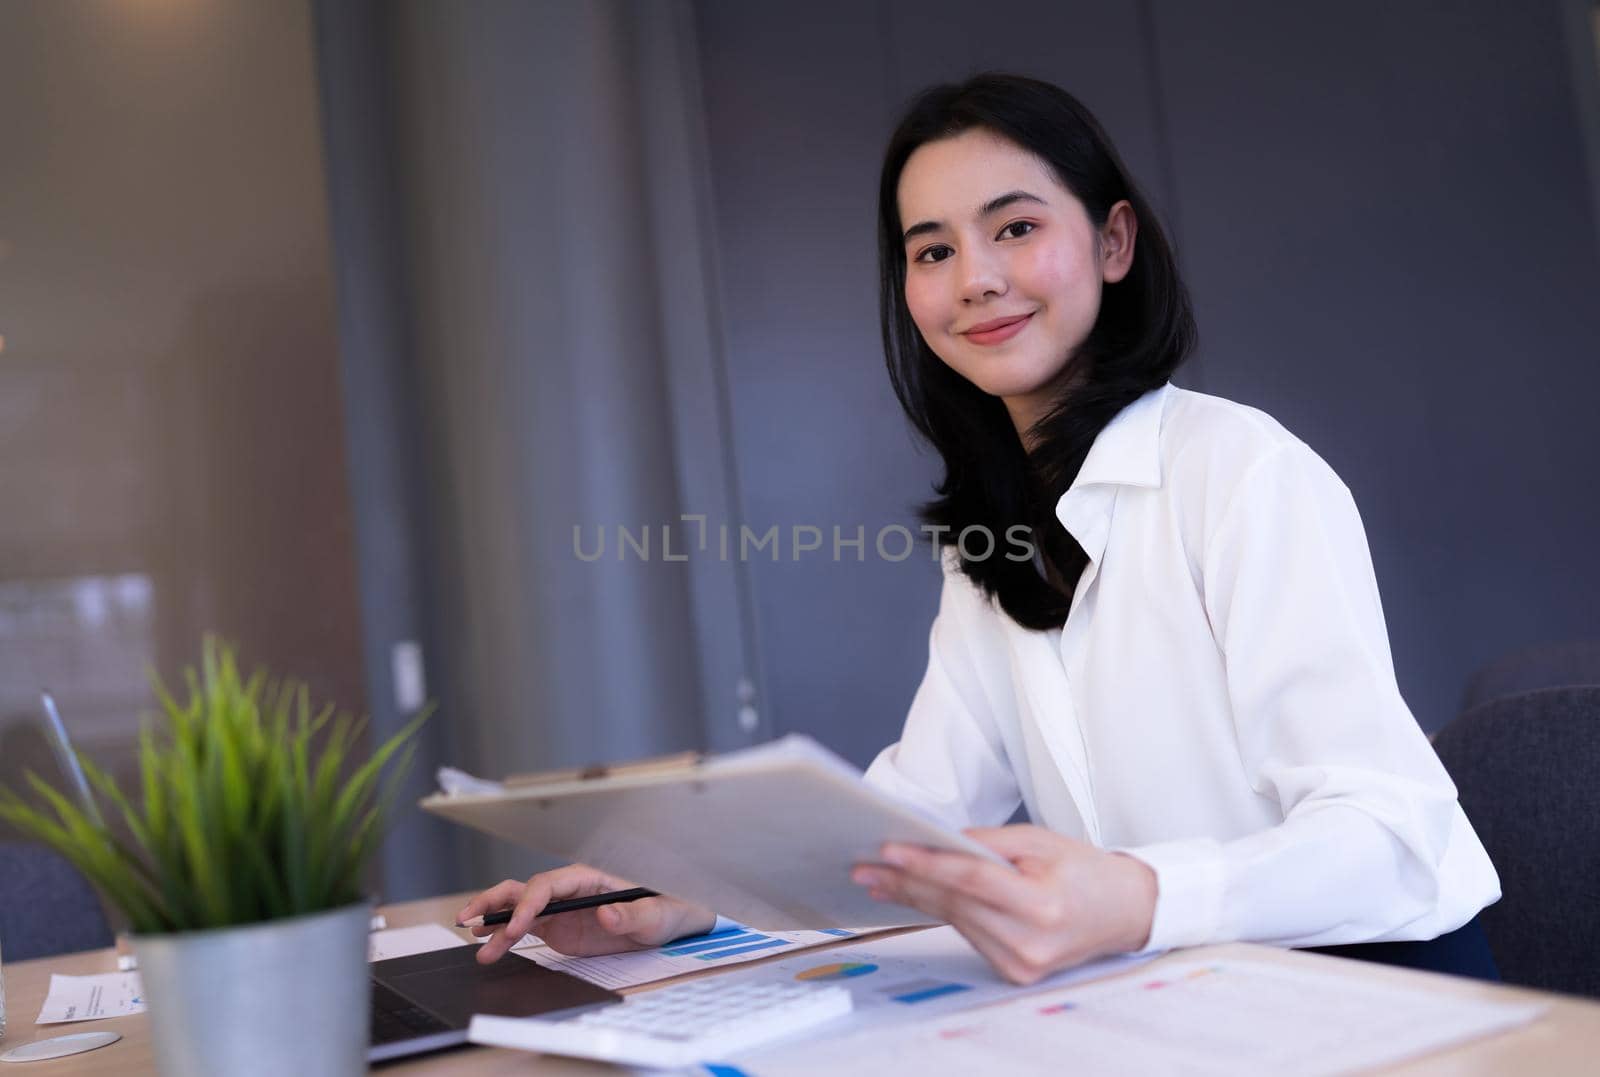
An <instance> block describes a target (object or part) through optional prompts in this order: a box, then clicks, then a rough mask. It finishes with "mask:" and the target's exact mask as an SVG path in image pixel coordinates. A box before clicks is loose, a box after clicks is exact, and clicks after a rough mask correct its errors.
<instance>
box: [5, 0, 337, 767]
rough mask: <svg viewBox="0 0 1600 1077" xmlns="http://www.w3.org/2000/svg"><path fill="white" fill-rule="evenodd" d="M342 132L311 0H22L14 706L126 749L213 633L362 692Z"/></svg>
mask: <svg viewBox="0 0 1600 1077" xmlns="http://www.w3.org/2000/svg"><path fill="white" fill-rule="evenodd" d="M320 150H321V147H320V143H319V131H318V109H317V99H316V83H315V75H314V57H313V53H312V36H311V23H310V12H309V5H308V4H307V3H305V2H304V0H298V2H286V3H274V4H125V3H70V4H61V3H52V2H49V0H9V2H6V3H0V335H3V336H4V338H5V346H4V351H3V354H0V505H3V506H4V511H3V512H0V725H6V724H8V723H9V722H10V721H17V722H28V723H32V722H34V721H35V720H36V717H37V715H38V707H37V698H38V697H37V692H38V690H39V689H40V688H41V687H50V688H51V689H53V690H54V691H55V693H56V695H57V697H58V700H59V702H60V705H61V709H62V713H63V715H64V717H65V720H66V723H67V726H68V728H69V729H70V730H71V731H72V733H73V735H74V738H75V740H76V741H77V743H78V744H79V745H80V747H82V748H85V749H87V750H88V751H90V752H91V753H92V754H94V755H96V756H97V757H98V758H99V759H100V760H101V761H102V762H103V763H105V764H106V765H107V766H109V767H111V768H113V769H118V770H120V769H123V767H124V765H125V764H126V763H127V762H128V761H129V759H130V758H131V755H132V747H133V745H134V743H135V740H136V738H137V736H138V731H139V721H140V714H141V712H147V711H149V710H151V709H153V704H154V699H153V698H152V695H151V693H150V691H149V689H148V687H147V684H146V680H145V674H146V670H147V668H149V667H154V668H155V669H157V670H159V671H160V672H161V673H162V674H163V675H165V676H166V677H168V678H169V679H173V680H175V679H176V678H177V675H178V673H179V671H180V669H181V667H183V666H184V665H187V664H197V663H198V662H199V659H200V640H201V636H202V634H203V633H204V632H206V631H216V632H220V633H223V634H224V635H226V636H228V637H230V638H232V639H233V640H235V641H236V642H237V643H238V644H239V645H240V648H241V657H242V659H243V660H244V661H246V662H248V663H250V664H254V663H257V662H261V663H265V664H267V665H269V666H270V667H271V668H272V669H273V670H275V671H276V672H278V673H280V674H286V675H287V674H293V675H298V676H300V677H303V678H306V679H308V680H309V681H310V682H311V683H312V686H313V690H314V692H315V693H316V694H317V696H318V697H320V698H331V699H333V700H336V701H338V702H339V703H340V704H341V705H343V706H344V707H346V708H348V709H350V710H353V711H359V710H361V709H363V704H364V700H363V690H362V688H363V686H362V677H361V653H360V624H359V620H358V614H357V605H356V586H355V543H354V541H353V537H352V525H351V513H350V511H349V502H348V490H347V487H346V474H345V470H344V446H343V442H342V438H341V433H340V401H339V381H338V377H339V374H338V352H337V346H338V341H337V338H336V334H335V326H334V300H333V282H332V277H331V273H330V267H329V256H330V252H329V246H330V244H329V239H328V219H327V213H326V204H325V201H324V188H323V175H322V157H321V152H320ZM178 683H180V684H181V681H179V682H178ZM5 741H6V738H5V735H4V730H0V742H4V743H0V781H6V782H10V781H14V780H15V778H16V770H18V769H20V765H21V764H22V763H23V762H26V761H24V760H19V759H18V758H17V756H18V755H19V754H21V753H13V752H12V751H11V745H10V743H9V742H5Z"/></svg>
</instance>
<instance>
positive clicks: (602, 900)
mask: <svg viewBox="0 0 1600 1077" xmlns="http://www.w3.org/2000/svg"><path fill="white" fill-rule="evenodd" d="M659 896H660V895H659V894H657V893H656V892H655V891H654V890H646V889H645V888H644V887H642V886H635V887H633V888H631V889H628V890H611V891H608V892H606V893H604V894H590V895H589V896H588V897H580V898H567V899H565V900H563V901H552V902H551V903H550V904H548V905H546V906H545V907H544V908H543V909H541V910H540V911H539V915H540V916H554V915H555V914H556V913H558V912H577V911H578V910H579V909H593V908H597V907H598V906H601V905H614V904H616V903H617V902H619V901H638V900H639V899H640V898H651V897H659ZM510 920H511V910H510V909H501V910H500V911H499V912H491V913H488V914H486V915H484V916H474V917H473V918H472V919H470V920H468V921H467V922H466V923H463V924H457V925H456V926H457V927H477V926H479V925H480V924H481V925H483V926H484V927H494V926H496V925H497V924H504V923H508V922H509V921H510Z"/></svg>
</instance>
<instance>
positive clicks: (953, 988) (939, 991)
mask: <svg viewBox="0 0 1600 1077" xmlns="http://www.w3.org/2000/svg"><path fill="white" fill-rule="evenodd" d="M969 990H971V988H970V986H969V985H967V984H937V985H935V986H933V987H927V988H923V989H922V990H920V991H911V992H908V993H907V994H904V995H893V996H891V997H892V998H893V999H894V1000H895V1001H896V1002H908V1003H914V1002H926V1001H928V1000H929V999H930V998H939V997H941V996H943V995H953V994H955V993H956V992H957V991H969Z"/></svg>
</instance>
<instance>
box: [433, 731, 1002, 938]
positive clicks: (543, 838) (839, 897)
mask: <svg viewBox="0 0 1600 1077" xmlns="http://www.w3.org/2000/svg"><path fill="white" fill-rule="evenodd" d="M441 784H442V785H444V786H445V788H446V791H445V792H441V793H438V794H436V795H434V796H430V797H428V798H426V799H424V800H423V801H422V807H423V808H424V809H426V810H427V811H430V812H432V813H434V814H435V815H440V816H443V817H444V818H446V819H449V820H451V821H452V822H457V823H461V824H463V825H465V826H469V827H472V828H473V829H475V830H481V831H483V832H484V833H487V834H492V835H494V836H495V837H498V838H502V839H504V840H506V841H509V842H512V843H513V844H516V845H521V846H523V847H525V848H528V849H534V850H537V851H538V852H542V853H548V854H550V855H553V856H559V857H563V858H565V859H567V860H570V861H572V862H574V863H583V864H589V865H592V866H593V867H597V868H600V869H601V870H602V871H607V872H610V873H611V874H613V875H617V876H619V877H621V878H625V879H628V880H631V881H632V882H634V883H636V884H638V885H640V886H647V887H649V888H650V889H652V890H658V891H660V892H661V893H664V894H672V895H673V896H675V897H679V898H683V899H685V900H687V901H692V902H695V903H697V904H700V905H704V906H706V907H708V908H711V909H714V910H716V911H717V912H718V913H720V914H721V915H723V916H728V917H732V918H733V919H735V920H738V921H739V922H740V923H743V924H746V925H748V926H749V927H753V928H758V929H762V930H770V931H793V930H804V929H826V928H863V927H892V926H899V925H907V924H925V923H928V922H929V921H928V918H927V917H926V916H924V915H923V914H922V913H919V912H917V911H916V910H915V909H910V908H907V907H905V906H902V905H893V904H887V903H884V902H878V901H873V900H872V899H871V898H869V897H868V896H867V893H866V890H865V889H863V888H862V887H860V886H857V885H856V884H855V883H852V882H851V881H850V868H851V867H852V865H854V864H858V863H863V862H871V861H874V860H876V859H877V857H878V850H879V848H880V847H881V846H882V845H883V843H884V842H886V841H897V842H906V843H910V844H916V845H924V846H928V847H930V848H934V849H948V850H953V851H958V852H965V853H971V854H973V855H975V856H979V857H983V858H984V859H987V860H990V861H993V862H995V863H1000V864H1005V863H1006V861H1005V860H1004V859H1003V858H1001V857H1000V856H998V855H997V854H996V853H994V852H993V851H992V850H990V849H987V848H985V847H984V846H982V845H980V844H978V843H977V842H975V841H973V840H972V839H970V838H968V837H966V836H964V835H962V834H959V833H956V832H954V831H952V830H949V829H947V828H945V827H943V826H941V825H939V824H937V823H934V822H932V821H930V820H928V819H926V818H924V817H923V816H922V815H920V814H919V813H918V812H916V811H915V810H914V809H912V808H910V807H909V806H907V805H906V804H904V803H901V802H899V801H896V800H892V799H890V798H889V797H886V796H884V795H883V794H881V793H879V792H878V791H877V790H875V789H872V788H871V787H869V786H868V785H866V784H865V783H864V782H863V781H862V780H861V772H860V771H858V770H857V769H856V768H854V767H852V766H851V765H850V764H849V763H847V762H845V761H844V760H843V759H840V758H839V757H838V756H836V755H834V754H833V753H832V752H829V751H828V750H827V749H825V748H823V747H822V746H821V745H819V744H817V743H816V742H815V741H813V740H811V739H810V738H809V737H805V736H799V735H790V736H786V737H782V738H780V739H778V740H775V741H772V742H770V743H767V744H763V745H759V746H757V747H754V748H746V749H742V750H740V751H735V752H729V753H727V754H725V755H720V756H710V757H702V756H699V755H696V754H694V753H689V754H686V755H681V756H672V757H667V758H664V759H655V760H646V761H643V762H639V763H631V764H624V765H621V766H614V767H591V768H587V769H583V770H569V771H559V772H554V773H550V774H538V775H528V776H524V777H517V778H508V779H507V780H506V781H504V782H499V783H494V782H485V781H483V780H481V779H474V778H469V777H467V776H466V775H462V774H460V772H451V774H449V775H446V774H444V773H441ZM1008 866H1009V865H1008Z"/></svg>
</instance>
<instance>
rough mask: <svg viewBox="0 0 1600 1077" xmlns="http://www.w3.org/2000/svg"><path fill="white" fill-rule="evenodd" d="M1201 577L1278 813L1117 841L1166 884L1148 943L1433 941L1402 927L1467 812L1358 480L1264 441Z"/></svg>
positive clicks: (1251, 745)
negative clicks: (1173, 836)
mask: <svg viewBox="0 0 1600 1077" xmlns="http://www.w3.org/2000/svg"><path fill="white" fill-rule="evenodd" d="M1202 579H1203V586H1204V596H1205V607H1206V612H1207V615H1208V616H1209V618H1210V620H1211V625H1212V631H1213V634H1214V636H1215V638H1216V642H1217V644H1218V646H1219V648H1220V649H1221V651H1222V654H1223V659H1224V662H1225V664H1226V669H1227V683H1228V691H1229V696H1230V700H1231V704H1232V711H1233V720H1234V725H1235V730H1236V734H1237V737H1238V744H1239V753H1240V759H1241V762H1242V764H1243V766H1244V769H1245V772H1246V774H1247V776H1248V779H1249V781H1250V784H1251V786H1252V787H1253V788H1254V790H1255V791H1256V792H1257V793H1258V794H1260V795H1261V796H1263V797H1269V798H1271V799H1272V800H1273V801H1275V802H1276V803H1277V804H1278V805H1279V807H1280V809H1281V811H1282V813H1283V821H1282V823H1281V824H1279V825H1277V826H1274V827H1271V828H1269V829H1267V830H1264V831H1261V832H1258V833H1256V834H1252V835H1249V836H1247V837H1243V838H1239V839H1236V840H1231V841H1216V840H1211V839H1205V838H1200V839H1189V840H1181V841H1175V842H1169V843H1163V844H1158V845H1152V846H1145V847H1141V848H1133V849H1127V850H1123V851H1124V852H1127V853H1129V854H1131V855H1134V856H1136V857H1138V858H1139V859H1141V860H1144V861H1145V862H1146V863H1148V864H1149V865H1150V866H1151V867H1152V868H1153V869H1154V870H1155V872H1156V876H1157V880H1158V888H1159V896H1158V898H1157V904H1156V912H1155V920H1154V923H1153V925H1152V930H1151V935H1150V941H1149V944H1148V947H1147V949H1149V950H1158V949H1167V948H1170V947H1174V946H1187V945H1198V944H1201V943H1206V942H1218V941H1228V940H1247V941H1258V942H1271V943H1276V944H1279V945H1284V946H1316V945H1330V944H1338V943H1348V942H1368V941H1379V940H1383V939H1386V938H1412V937H1427V935H1422V936H1418V935H1416V934H1415V933H1410V934H1408V933H1407V930H1406V929H1407V925H1408V924H1412V923H1413V922H1415V921H1417V920H1419V919H1421V918H1424V917H1427V916H1429V915H1430V914H1431V913H1433V911H1434V909H1435V907H1436V905H1437V904H1438V903H1439V897H1440V879H1441V871H1442V867H1443V861H1444V857H1445V853H1446V849H1447V847H1448V845H1449V843H1450V841H1451V839H1452V835H1453V832H1454V828H1455V827H1456V824H1457V817H1458V816H1460V808H1459V806H1458V805H1457V802H1456V790H1455V786H1454V785H1453V784H1452V782H1451V781H1450V778H1449V776H1448V775H1447V774H1446V773H1445V770H1444V767H1443V766H1442V765H1441V764H1440V762H1439V759H1438V756H1437V755H1435V754H1434V751H1433V748H1432V747H1431V746H1430V745H1429V744H1428V741H1427V738H1426V737H1425V736H1424V735H1423V733H1422V731H1421V729H1420V728H1419V727H1418V725H1417V723H1416V720H1415V719H1414V718H1413V717H1412V715H1411V712H1410V710H1409V709H1408V708H1407V707H1406V704H1405V701H1404V700H1403V699H1402V698H1401V696H1400V690H1399V687H1398V685H1397V684H1396V681H1395V675H1394V666H1393V662H1392V660H1391V658H1390V654H1389V644H1388V634H1387V631H1386V629H1385V626H1384V620H1383V611H1382V608H1381V605H1380V603H1379V599H1378V588H1377V582H1376V579H1375V576H1374V573H1373V568H1372V561H1371V557H1370V555H1369V553H1368V549H1367V542H1366V535H1365V533H1364V531H1363V529H1362V525H1361V519H1360V516H1359V515H1358V513H1357V511H1356V507H1355V503H1354V501H1353V500H1352V499H1351V497H1350V493H1349V491H1348V490H1347V489H1346V488H1345V486H1344V484H1343V483H1341V482H1340V481H1339V479H1338V477H1337V476H1336V475H1334V473H1333V471H1332V470H1331V469H1330V468H1329V467H1328V466H1327V465H1326V464H1325V463H1324V462H1323V461H1322V460H1321V459H1320V458H1319V457H1317V456H1316V454H1315V453H1313V452H1311V450H1310V449H1308V448H1307V447H1305V446H1304V445H1303V444H1300V443H1298V442H1293V443H1287V444H1283V445H1280V446H1278V447H1277V448H1274V449H1272V450H1270V451H1269V453H1268V454H1267V455H1266V456H1263V457H1261V458H1260V459H1258V460H1257V461H1256V463H1255V464H1254V465H1253V466H1252V467H1251V468H1250V470H1248V471H1247V472H1246V473H1245V475H1244V477H1243V478H1242V479H1241V480H1240V482H1239V484H1238V486H1237V487H1236V488H1235V490H1234V491H1233V493H1232V495H1231V500H1230V501H1229V502H1228V504H1227V507H1226V508H1225V509H1224V510H1223V511H1222V513H1221V515H1220V517H1219V518H1218V522H1217V524H1216V525H1215V527H1213V528H1212V529H1211V531H1210V534H1209V536H1208V538H1207V541H1206V545H1205V549H1204V552H1203V555H1202ZM1460 824H1461V825H1462V826H1466V825H1467V824H1466V822H1465V817H1464V816H1460ZM1485 864H1487V861H1485ZM1491 873H1492V872H1491ZM1494 885H1495V887H1496V888H1497V885H1498V884H1497V883H1496V884H1494ZM1451 926H1452V927H1453V926H1459V925H1451ZM1448 929H1449V928H1445V930H1448Z"/></svg>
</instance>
